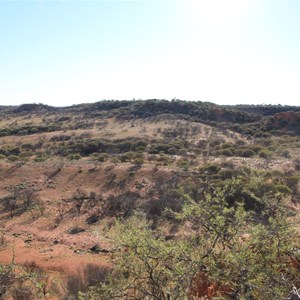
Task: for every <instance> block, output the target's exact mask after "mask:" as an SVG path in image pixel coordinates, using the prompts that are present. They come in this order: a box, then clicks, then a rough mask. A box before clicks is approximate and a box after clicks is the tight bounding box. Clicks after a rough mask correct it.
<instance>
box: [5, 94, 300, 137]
mask: <svg viewBox="0 0 300 300" xmlns="http://www.w3.org/2000/svg"><path fill="white" fill-rule="evenodd" d="M64 113H74V114H76V115H77V114H83V115H84V118H91V119H92V118H98V117H104V118H105V117H115V118H117V119H119V120H122V119H126V120H130V119H144V118H149V117H157V116H159V115H164V116H165V117H168V115H169V116H170V117H171V116H176V117H179V118H182V119H186V120H190V121H193V122H200V123H204V124H208V125H211V126H214V127H219V128H223V129H230V130H233V131H237V132H240V133H243V134H246V135H250V136H255V137H264V136H267V135H270V134H273V135H300V107H299V106H282V105H234V106H230V105H216V104H213V103H210V102H201V101H184V100H172V101H168V100H158V99H151V100H129V101H128V100H123V101H119V100H103V101H99V102H96V103H86V104H79V105H73V106H70V107H52V106H48V105H44V104H23V105H20V106H0V116H2V117H4V116H5V115H11V114H16V115H20V114H21V115H26V114H40V115H43V114H45V115H46V114H54V115H55V114H58V115H63V114H64ZM61 120H62V122H63V121H64V118H63V116H62V118H61ZM58 127H59V122H58V123H56V124H55V126H54V127H53V128H43V127H40V128H39V129H38V130H37V131H38V132H42V131H52V130H57V129H58ZM5 130H7V129H5ZM0 134H1V135H5V134H3V133H1V132H0ZM10 134H18V133H15V132H12V133H10Z"/></svg>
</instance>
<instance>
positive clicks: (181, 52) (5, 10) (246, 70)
mask: <svg viewBox="0 0 300 300" xmlns="http://www.w3.org/2000/svg"><path fill="white" fill-rule="evenodd" d="M153 98H156V99H174V98H177V99H182V100H200V101H209V102H214V103H217V104H282V105H300V0H299V1H297V0H296V1H292V0H290V1H289V0H281V1H280V0H278V1H277V0H226V1H225V0H119V1H116V0H98V1H97V0H94V1H87V0H81V1H71V0H57V1H54V0H52V1H46V0H35V1H25V0H19V1H14V0H0V105H18V104H23V103H44V104H48V105H53V106H68V105H72V104H78V103H86V102H95V101H100V100H103V99H107V100H110V99H115V100H130V99H153Z"/></svg>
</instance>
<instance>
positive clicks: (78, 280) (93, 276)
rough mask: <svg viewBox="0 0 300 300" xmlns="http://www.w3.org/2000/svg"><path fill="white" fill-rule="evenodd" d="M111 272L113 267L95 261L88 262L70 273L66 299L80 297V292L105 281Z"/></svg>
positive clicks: (67, 281)
mask: <svg viewBox="0 0 300 300" xmlns="http://www.w3.org/2000/svg"><path fill="white" fill-rule="evenodd" d="M110 273H111V268H110V267H107V266H99V265H96V264H93V263H89V264H86V265H84V266H81V267H80V268H78V269H77V272H76V273H75V274H70V275H68V277H67V280H66V294H65V299H78V298H77V296H78V292H85V291H87V290H88V288H89V287H90V286H95V285H97V284H99V283H104V282H105V281H106V279H107V277H108V275H109V274H110Z"/></svg>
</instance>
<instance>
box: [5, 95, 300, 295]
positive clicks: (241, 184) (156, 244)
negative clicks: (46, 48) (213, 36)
mask: <svg viewBox="0 0 300 300" xmlns="http://www.w3.org/2000/svg"><path fill="white" fill-rule="evenodd" d="M271 112H272V113H271ZM299 114H300V112H299V107H277V106H274V107H270V106H260V107H253V106H226V107H225V106H218V105H215V104H213V103H207V102H200V101H198V102H190V101H181V100H173V101H166V100H155V99H153V100H147V101H133V100H132V101H100V102H96V103H90V104H81V105H74V106H70V107H51V106H47V105H43V104H24V105H21V106H2V107H0V178H1V180H0V254H1V255H0V283H1V284H2V282H4V283H5V284H2V285H0V298H1V297H2V298H3V299H79V295H80V293H81V296H80V297H85V298H84V299H112V297H115V296H116V294H114V293H115V292H116V290H119V291H120V290H122V291H124V293H125V294H124V295H127V296H126V297H127V298H126V297H125V296H124V297H123V298H122V297H121V298H120V299H129V298H128V297H129V296H130V295H131V296H132V293H133V290H134V291H135V292H136V298H132V299H137V298H138V297H140V298H141V295H144V294H143V291H141V290H139V289H138V286H139V285H140V286H143V287H145V290H144V292H145V293H150V291H154V292H153V293H154V295H155V297H158V296H157V295H160V294H159V293H164V295H167V294H168V293H169V291H170V287H171V286H175V285H176V287H177V288H176V289H174V291H175V290H176V293H177V292H178V296H176V297H177V299H192V298H191V297H192V296H193V297H194V299H200V298H201V297H211V299H213V297H215V296H218V295H219V296H220V293H221V294H222V293H223V294H222V295H223V296H224V297H225V299H232V298H230V297H232V293H233V292H238V293H240V291H241V290H240V289H242V288H245V289H246V287H248V286H249V282H255V286H257V287H259V289H263V287H264V282H266V281H267V282H268V284H269V285H268V287H267V288H265V289H264V290H265V292H264V293H265V294H263V295H264V297H267V296H266V295H267V294H266V293H270V295H271V294H272V292H270V291H271V290H272V289H273V290H274V289H276V290H278V291H280V293H282V295H285V296H286V297H287V296H288V295H289V293H291V291H292V290H293V285H294V286H295V287H297V288H299V287H298V283H299V282H298V281H297V280H298V278H299V273H297V272H298V269H297V268H298V267H297V265H296V267H297V268H296V269H294V268H292V267H291V265H290V263H288V261H289V259H290V258H291V259H295V261H297V259H299V247H298V246H297V244H299V223H298V219H297V215H298V213H299V203H300V183H299V182H300V173H299V171H300V159H299V153H300V151H299V149H300V131H299V126H300V119H299V118H300V115H299ZM279 216H280V217H279ZM283 216H284V217H283ZM272 220H274V222H273V221H272ZM285 221H292V222H291V224H292V229H294V230H296V234H294V233H290V231H288V230H287V228H290V224H287V223H284V222H285ZM276 222H277V223H276ZM281 222H283V223H281ZM276 224H277V225H276ZM278 224H279V225H278ZM122 226H123V227H122ZM272 226H273V227H272ZM264 230H265V231H264ZM274 230H275V231H276V230H277V231H276V232H278V236H282V237H283V239H282V241H283V242H282V243H279V244H278V248H276V249H275V248H274V249H273V248H272V245H277V244H276V243H277V242H276V240H275V238H276V236H277V235H275V234H270V232H275V231H274ZM285 230H286V231H285ZM266 232H267V233H266ZM287 232H288V234H287ZM122 233H123V234H122ZM139 238H140V239H139ZM252 238H253V239H252ZM259 239H261V240H262V241H263V243H258V242H257V241H258V240H259ZM247 243H249V244H247ZM243 245H244V246H245V248H243V247H242V246H243ZM246 246H247V247H246ZM223 247H224V249H226V251H225V252H220V251H219V250H220V249H223ZM239 247H240V248H239ZM255 247H258V248H255ZM12 249H13V250H12ZM138 249H143V250H145V252H143V251H142V252H140V251H139V250H138ZM247 249H248V250H247ZM249 249H252V250H251V251H254V252H251V251H250V252H249ZM275 250H276V251H277V252H278V253H280V261H277V260H275V259H274V257H275V256H276V255H277V254H276V253H277V252H276V251H275ZM149 251H150V252H149ZM180 251H183V252H180ZM255 251H256V252H255ZM274 251H275V252H276V253H275V252H274ZM166 253H169V254H168V255H167V256H162V255H165V254H166ZM172 253H173V254H174V255H173V254H172ZM175 253H181V254H180V255H179V254H178V255H175ZM259 253H272V255H273V254H274V255H273V256H272V257H271V256H269V255H265V256H263V255H262V257H261V256H259ZM200 254H201V255H202V256H201V257H200V256H197V255H200ZM152 255H154V256H155V258H156V260H154V261H156V262H157V269H155V270H153V272H154V273H153V274H155V276H158V277H157V279H155V280H157V281H155V282H156V283H153V282H151V280H149V277H147V276H148V275H149V273H148V271H149V269H148V268H147V265H148V267H149V264H150V265H151V266H152V263H153V261H152V260H151V257H152ZM253 255H257V257H259V259H257V260H255V259H254V258H253ZM244 259H245V261H244ZM264 259H265V260H264ZM275 261H276V263H275ZM141 262H143V263H145V264H143V263H142V264H141ZM262 263H265V265H266V266H268V268H265V269H264V268H261V267H260V265H261V264H262ZM227 264H231V265H233V266H235V268H236V269H235V270H234V272H235V273H232V274H235V275H234V276H229V274H227V273H226V274H225V273H224V272H223V270H224V268H225V269H226V268H229V265H227ZM239 264H240V265H239ZM124 265H126V266H127V267H128V270H131V271H132V274H131V275H130V276H129V277H128V276H127V275H126V274H127V273H126V270H125V271H124V270H121V269H118V268H119V267H120V266H124ZM135 266H137V267H138V268H139V269H138V270H139V271H138V272H142V273H139V274H140V275H139V277H138V278H137V277H134V276H135V275H134V274H136V273H135V272H137V270H136V269H134V267H135ZM162 266H163V267H162ZM222 266H224V267H222ZM246 267H247V268H248V271H249V272H248V276H249V277H247V278H246V277H245V278H244V277H243V281H242V280H241V281H240V282H237V280H236V279H237V278H242V277H241V276H242V275H241V274H242V273H243V272H244V271H243V270H244V269H245V268H246ZM131 268H133V269H131ZM165 270H168V272H167V273H165ZM278 270H279V271H278ZM280 270H282V271H280ZM156 272H157V273H156ZM283 272H284V273H283ZM150 273H151V272H150ZM258 273H259V274H260V276H261V277H260V276H257V274H258ZM20 274H22V276H21V277H20ZM110 274H113V275H114V276H113V278H111V277H110V276H109V275H110ZM179 274H184V278H186V279H187V280H190V281H189V284H188V282H187V281H184V280H182V277H180V276H179ZM270 274H275V275H274V276H276V280H274V281H272V280H273V279H272V278H273V277H272V276H273V275H272V276H269V275H270ZM283 274H284V276H286V278H288V279H287V280H286V281H285V282H283V283H282V282H281V283H280V284H278V285H277V282H278V280H279V281H280V278H282V276H283ZM123 275H124V276H123ZM287 275H288V276H287ZM126 276H127V277H126ZM144 276H146V277H144ZM178 276H179V277H178ZM201 276H202V277H201ZM141 278H147V280H144V281H140V280H141ZM155 278H156V277H155ZM180 278H181V279H180ZM199 278H200V279H201V278H202V279H201V282H203V281H205V282H207V286H205V284H204V285H203V283H199V282H198V281H197V280H199ZM259 278H264V280H262V281H261V282H260V281H259V280H258V279H259ZM131 279H132V281H131ZM192 282H193V284H192ZM101 283H106V284H107V286H108V287H109V288H108V289H106V285H101ZM129 283H130V284H132V289H131V290H128V284H129ZM164 284H165V286H164ZM191 284H192V285H191ZM114 286H115V287H117V288H115V289H114V288H113V287H114ZM257 289H258V288H257ZM257 289H256V288H252V287H251V288H249V291H250V292H249V293H252V294H251V295H252V296H253V295H254V296H253V299H261V298H259V297H257V295H258V294H259V293H258V294H257ZM108 292H109V293H111V294H109V293H108ZM107 293H108V294H107ZM126 293H127V294H126ZM174 293H175V292H174ZM241 293H242V292H241ZM147 295H148V296H147V297H150V298H149V299H152V298H153V297H154V296H149V295H150V294H147ZM176 295H177V294H176ZM191 295H192V296H191ZM230 295H231V296H230ZM268 295H269V294H268ZM144 296H145V295H144ZM252 296H251V297H252ZM25 297H27V298H25ZM155 297H154V298H155ZM166 297H167V296H166ZM176 297H175V294H174V299H176ZM189 297H190V298H189ZM268 297H269V296H268ZM270 297H271V296H270ZM2 298H1V299H2ZM154 298H153V299H154ZM158 299H161V298H158ZM172 299H173V298H172ZM264 299H268V298H264ZM270 299H271V298H270ZM278 299H285V298H278Z"/></svg>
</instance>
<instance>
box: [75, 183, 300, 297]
mask: <svg viewBox="0 0 300 300" xmlns="http://www.w3.org/2000/svg"><path fill="white" fill-rule="evenodd" d="M253 182H254V183H255V182H256V183H257V182H258V180H256V179H255V178H254V179H253V180H252V183H251V184H254V183H253ZM231 183H232V182H231ZM238 183H239V182H238V180H237V182H236V184H235V185H232V186H231V188H230V187H229V186H226V185H225V186H223V187H217V188H215V189H214V191H212V192H211V193H207V194H206V195H205V196H204V197H202V198H201V199H193V198H192V197H191V196H190V195H188V194H187V193H184V194H183V196H184V198H185V203H184V205H183V208H182V211H180V212H176V213H174V215H175V216H176V218H177V220H178V221H181V222H182V226H183V232H185V234H183V235H181V236H179V237H178V238H176V239H175V240H171V241H169V240H166V239H165V238H164V235H163V234H162V232H161V231H160V230H159V229H157V230H156V231H153V230H152V229H150V225H149V224H148V223H146V222H145V221H142V220H141V219H139V218H137V217H134V218H131V219H130V220H128V221H127V222H123V223H122V222H121V223H119V224H118V226H117V238H116V249H117V251H116V253H115V254H114V260H113V264H114V271H113V273H112V275H111V277H110V278H109V279H108V280H107V281H106V282H105V283H102V284H101V285H99V286H97V287H94V288H91V289H90V291H89V292H88V293H85V294H81V299H99V298H101V299H157V300H171V299H172V300H173V299H191V300H192V299H193V300H194V299H203V298H206V299H207V298H208V299H211V298H214V299H241V300H242V299H255V300H256V299H257V300H263V299H264V300H265V299H266V300H268V299H288V297H290V296H291V295H292V294H294V295H296V297H297V293H299V290H298V289H299V288H300V276H299V269H300V263H299V265H298V269H296V268H293V267H292V266H291V263H290V261H291V259H295V261H298V259H299V258H298V257H297V255H299V254H297V249H298V248H297V247H296V244H295V237H296V235H295V232H293V230H292V229H291V228H292V226H293V224H292V223H291V220H290V218H289V216H290V211H289V209H288V208H287V207H285V205H284V202H283V200H282V199H283V198H282V197H279V196H278V195H277V197H276V198H275V199H273V198H270V197H269V196H270V194H268V193H267V194H266V195H264V193H263V191H260V193H261V199H260V201H262V202H264V213H263V214H262V215H263V216H264V218H261V219H259V220H257V218H255V217H254V216H255V215H254V214H253V213H251V212H247V211H246V210H245V208H244V203H243V202H242V201H238V199H237V200H236V201H234V202H233V203H231V204H229V203H228V201H227V200H226V199H227V197H228V194H229V193H233V194H234V193H235V192H236V191H235V189H236V188H238V187H239V184H238ZM228 184H229V183H228ZM237 195H238V193H237ZM296 299H297V298H296Z"/></svg>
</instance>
